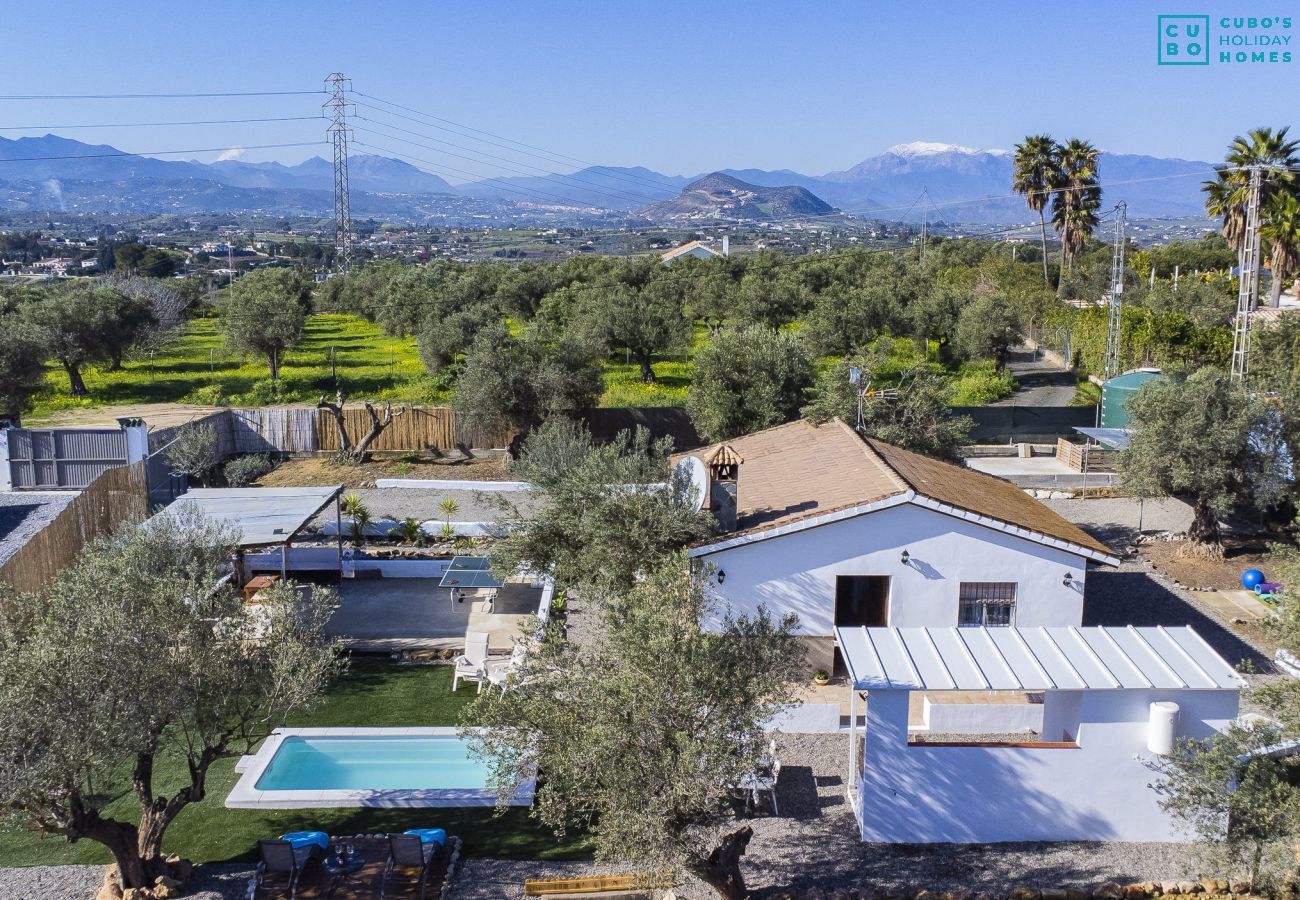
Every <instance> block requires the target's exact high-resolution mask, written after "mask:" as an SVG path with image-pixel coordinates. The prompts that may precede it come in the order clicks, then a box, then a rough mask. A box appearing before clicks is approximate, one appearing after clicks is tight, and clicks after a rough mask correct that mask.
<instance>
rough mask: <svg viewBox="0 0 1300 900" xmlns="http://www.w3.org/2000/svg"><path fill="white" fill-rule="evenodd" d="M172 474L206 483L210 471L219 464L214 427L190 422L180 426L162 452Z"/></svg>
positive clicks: (218, 448)
mask: <svg viewBox="0 0 1300 900" xmlns="http://www.w3.org/2000/svg"><path fill="white" fill-rule="evenodd" d="M164 452H165V453H166V456H167V462H168V463H170V464H171V470H172V474H174V475H185V476H187V477H189V478H196V479H198V480H199V481H201V482H203V483H204V484H206V483H207V479H208V477H209V475H211V473H212V470H213V469H215V468H216V467H217V466H219V465H220V464H221V449H220V446H219V441H218V439H217V429H216V426H214V425H205V424H199V423H194V422H191V423H189V424H188V425H183V426H181V428H180V430H179V431H177V432H176V437H175V439H174V440H173V441H172V442H171V443H170V444H168V445H167V448H166V450H165V451H164Z"/></svg>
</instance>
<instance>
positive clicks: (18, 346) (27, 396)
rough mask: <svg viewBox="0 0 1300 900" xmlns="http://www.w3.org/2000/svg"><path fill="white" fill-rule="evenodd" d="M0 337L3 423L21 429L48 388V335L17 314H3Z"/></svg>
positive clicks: (1, 316) (1, 415) (0, 386)
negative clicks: (25, 415) (25, 416)
mask: <svg viewBox="0 0 1300 900" xmlns="http://www.w3.org/2000/svg"><path fill="white" fill-rule="evenodd" d="M0 334H3V335H4V340H0V419H8V420H9V421H10V422H11V423H13V424H14V425H17V424H18V423H19V422H20V420H21V419H22V415H23V413H25V412H28V411H29V410H30V409H31V408H32V399H33V398H34V397H35V396H36V394H37V393H39V392H40V390H41V388H42V387H44V385H45V356H46V344H45V335H44V332H42V331H41V330H40V329H39V328H37V327H36V326H34V325H32V324H31V323H30V322H28V321H26V320H25V319H23V318H22V317H21V316H20V315H18V313H15V312H10V313H2V312H0Z"/></svg>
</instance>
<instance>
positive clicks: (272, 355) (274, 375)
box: [266, 347, 280, 381]
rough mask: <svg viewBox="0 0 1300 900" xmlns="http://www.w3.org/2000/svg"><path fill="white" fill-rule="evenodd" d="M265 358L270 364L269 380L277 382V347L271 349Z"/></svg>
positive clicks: (278, 363) (278, 351)
mask: <svg viewBox="0 0 1300 900" xmlns="http://www.w3.org/2000/svg"><path fill="white" fill-rule="evenodd" d="M266 358H267V360H268V361H269V362H270V364H271V380H272V381H279V380H280V349H279V348H278V347H276V348H273V349H272V350H271V352H270V353H268V354H267V355H266Z"/></svg>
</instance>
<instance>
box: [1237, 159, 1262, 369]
mask: <svg viewBox="0 0 1300 900" xmlns="http://www.w3.org/2000/svg"><path fill="white" fill-rule="evenodd" d="M1262 180H1263V170H1262V169H1261V168H1260V167H1259V166H1251V167H1250V188H1249V191H1248V193H1247V196H1246V233H1245V235H1244V236H1243V238H1242V241H1243V245H1242V248H1241V278H1240V279H1239V287H1238V288H1237V319H1236V322H1235V323H1234V324H1233V328H1232V380H1233V381H1245V380H1246V376H1247V375H1249V374H1250V313H1251V310H1253V309H1254V308H1255V300H1256V298H1257V297H1258V296H1259V189H1260V183H1261V182H1262Z"/></svg>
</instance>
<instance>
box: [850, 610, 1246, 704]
mask: <svg viewBox="0 0 1300 900" xmlns="http://www.w3.org/2000/svg"><path fill="white" fill-rule="evenodd" d="M835 636H836V639H837V640H838V641H839V645H840V652H841V654H842V655H843V657H844V661H845V663H846V664H847V665H848V667H849V675H850V677H851V678H852V679H853V683H854V688H855V689H856V690H924V691H985V690H994V691H1047V690H1058V689H1059V690H1122V689H1151V688H1155V689H1160V690H1238V689H1240V688H1243V687H1245V686H1246V682H1245V680H1244V679H1243V678H1242V677H1241V676H1240V675H1238V674H1237V672H1236V671H1234V670H1233V668H1232V667H1231V666H1230V665H1228V663H1227V662H1226V661H1225V660H1224V659H1223V657H1221V656H1219V654H1218V653H1216V652H1215V651H1214V650H1213V649H1212V648H1211V647H1210V645H1209V644H1207V643H1206V642H1205V641H1204V640H1202V639H1201V636H1200V635H1198V634H1197V633H1196V632H1195V631H1193V630H1192V629H1191V628H1190V627H1181V628H1165V627H1162V626H1156V627H1154V628H1136V627H1134V626H1131V625H1130V626H1128V627H1113V628H1110V627H1100V626H1099V627H1095V628H1076V627H1048V628H1044V627H1039V628H957V627H946V628H836V629H835Z"/></svg>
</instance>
